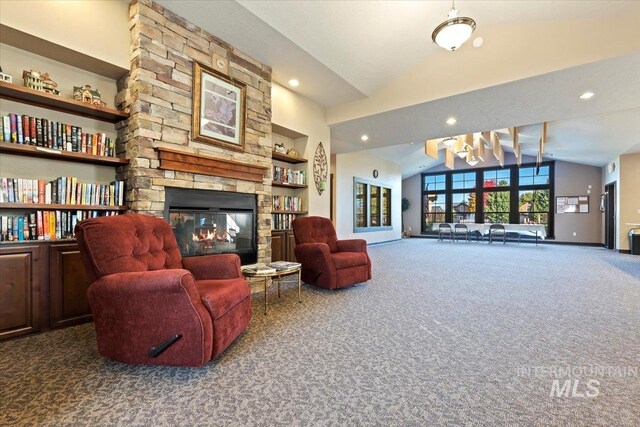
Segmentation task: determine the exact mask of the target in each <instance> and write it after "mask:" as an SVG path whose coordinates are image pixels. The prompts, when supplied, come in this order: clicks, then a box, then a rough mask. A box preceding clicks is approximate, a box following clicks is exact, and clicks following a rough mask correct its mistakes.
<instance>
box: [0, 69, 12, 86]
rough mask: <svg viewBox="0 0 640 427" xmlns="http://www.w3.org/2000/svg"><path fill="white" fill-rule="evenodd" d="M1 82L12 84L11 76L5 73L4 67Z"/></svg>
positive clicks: (0, 70)
mask: <svg viewBox="0 0 640 427" xmlns="http://www.w3.org/2000/svg"><path fill="white" fill-rule="evenodd" d="M0 82H5V83H11V76H10V75H9V74H5V73H3V72H2V67H0Z"/></svg>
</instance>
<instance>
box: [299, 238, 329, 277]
mask: <svg viewBox="0 0 640 427" xmlns="http://www.w3.org/2000/svg"><path fill="white" fill-rule="evenodd" d="M294 252H295V254H296V260H298V262H299V263H301V264H302V266H303V267H307V268H310V269H312V270H314V271H317V272H320V271H326V270H330V271H335V269H336V267H335V265H334V264H333V258H331V251H330V250H329V245H327V244H326V243H302V244H300V245H296V247H295V249H294Z"/></svg>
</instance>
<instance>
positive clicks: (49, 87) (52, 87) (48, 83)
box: [42, 73, 60, 95]
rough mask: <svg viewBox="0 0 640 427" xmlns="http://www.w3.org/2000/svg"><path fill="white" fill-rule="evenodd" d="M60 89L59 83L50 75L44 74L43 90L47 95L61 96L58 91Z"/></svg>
mask: <svg viewBox="0 0 640 427" xmlns="http://www.w3.org/2000/svg"><path fill="white" fill-rule="evenodd" d="M57 87H58V83H56V82H54V81H53V80H52V79H51V77H49V73H44V74H43V75H42V90H43V91H44V92H47V93H51V94H53V95H60V91H59V90H58V89H56V88H57Z"/></svg>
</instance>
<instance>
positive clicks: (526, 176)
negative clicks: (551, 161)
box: [519, 166, 549, 186]
mask: <svg viewBox="0 0 640 427" xmlns="http://www.w3.org/2000/svg"><path fill="white" fill-rule="evenodd" d="M519 175H520V177H519V178H520V186H527V185H548V184H549V166H541V167H540V171H539V173H538V174H537V175H536V168H521V169H520V170H519Z"/></svg>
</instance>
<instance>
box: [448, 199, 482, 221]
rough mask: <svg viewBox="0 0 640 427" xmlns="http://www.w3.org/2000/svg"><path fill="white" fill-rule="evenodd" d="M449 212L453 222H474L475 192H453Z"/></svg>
mask: <svg viewBox="0 0 640 427" xmlns="http://www.w3.org/2000/svg"><path fill="white" fill-rule="evenodd" d="M451 213H452V214H453V222H461V223H465V222H476V193H453V194H452V196H451Z"/></svg>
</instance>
